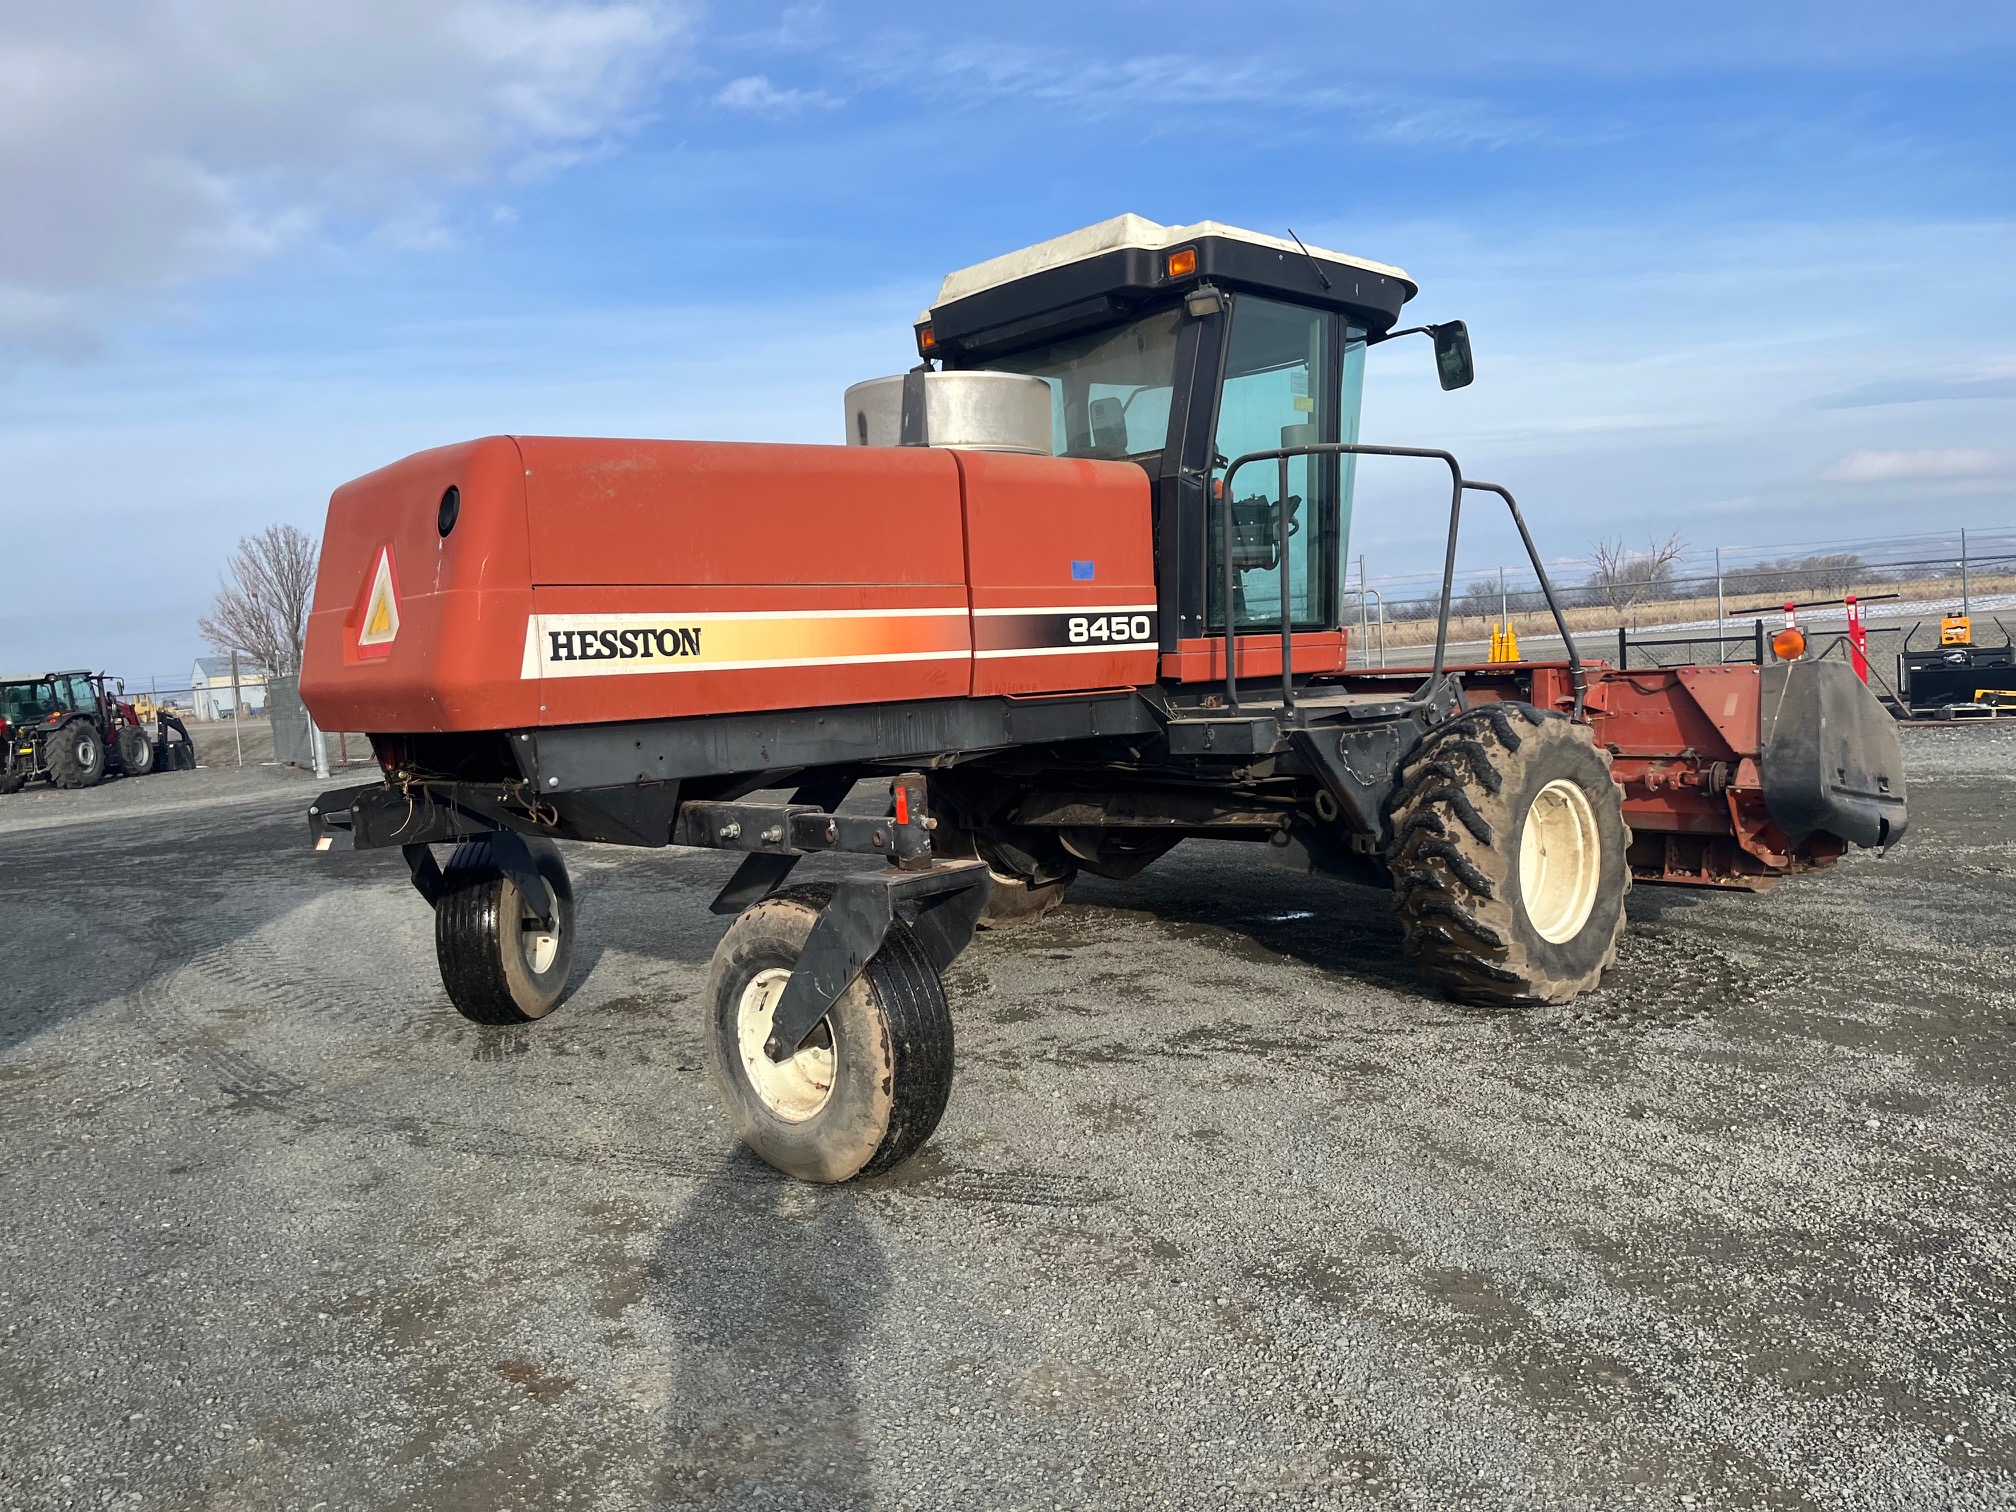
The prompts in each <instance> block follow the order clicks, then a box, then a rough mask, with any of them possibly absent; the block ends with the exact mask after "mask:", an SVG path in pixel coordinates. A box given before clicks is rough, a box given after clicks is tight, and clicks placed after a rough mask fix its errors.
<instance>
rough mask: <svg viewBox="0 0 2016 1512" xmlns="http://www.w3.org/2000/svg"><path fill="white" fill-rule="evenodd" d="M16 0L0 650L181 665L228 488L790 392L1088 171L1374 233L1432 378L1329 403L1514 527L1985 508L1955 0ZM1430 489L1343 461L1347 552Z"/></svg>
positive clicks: (1995, 495)
mask: <svg viewBox="0 0 2016 1512" xmlns="http://www.w3.org/2000/svg"><path fill="white" fill-rule="evenodd" d="M47 9H48V11H49V12H50V13H49V14H45V15H36V16H33V17H29V18H24V17H23V16H22V15H21V13H20V11H19V9H18V8H16V9H15V10H13V11H12V13H10V15H9V16H8V17H7V18H6V19H4V20H0V203H4V204H6V205H7V207H8V214H7V216H6V217H5V219H4V224H0V513H4V521H5V525H6V531H5V535H4V541H5V545H4V546H0V553H4V556H5V558H6V559H7V561H8V563H9V565H10V567H11V568H12V569H13V570H10V571H9V572H7V574H6V580H7V583H8V589H7V592H6V594H5V595H4V598H0V662H5V663H8V664H24V665H33V664H40V663H43V662H55V661H62V662H77V661H90V662H92V663H93V664H94V665H103V666H107V667H109V668H112V669H113V670H116V671H120V672H122V673H124V674H125V675H127V676H129V677H140V678H144V677H147V676H149V675H160V676H162V677H164V678H166V677H168V676H171V675H174V674H177V673H179V672H183V671H186V668H187V665H188V662H189V660H190V659H191V657H192V656H194V655H195V654H196V652H197V651H198V650H199V644H198V641H197V638H196V633H195V625H194V622H195V619H196V616H197V615H198V614H199V613H200V612H202V610H203V609H204V608H205V606H206V604H207V601H208V598H209V595H210V593H211V591H212V590H213V589H214V586H215V582H216V574H217V570H218V567H219V565H220V563H221V561H222V559H223V557H224V555H225V554H226V552H227V551H228V550H229V548H230V546H231V545H232V543H233V542H234V541H235V540H236V538H237V537H238V536H240V535H241V534H244V533H245V532H247V531H250V530H254V529H257V528H258V527H260V526H263V525H265V524H267V523H270V522H272V521H275V520H292V521H296V522H298V523H300V524H303V525H305V526H308V527H309V528H311V529H314V528H318V527H319V523H320V517H321V512H322V508H323V505H324V502H325V501H326V499H327V496H328V494H329V492H330V490H331V489H332V488H333V487H334V486H335V485H337V484H338V483H340V482H341V481H343V480H344V479H346V478H348V477H351V476H353V475H355V474H357V473H359V472H362V471H365V470H368V469H369V468H371V467H374V466H377V465H379V464H381V463H383V462H386V461H389V460H392V459H393V458H396V457H398V456H400V455H403V454H404V453H406V452H409V451H412V450H416V449H418V448H421V447H424V446H429V445H433V444H437V443H440V442H443V441H446V440H451V439H458V438H461V437H464V436H469V435H475V434H482V433H487V432H495V431H508V430H517V431H531V432H541V431H544V432H570V433H590V434H592V433H608V434H624V435H660V436H718V437H732V438H741V439H776V440H792V441H823V440H837V439H838V437H839V413H840V406H839V395H840V392H841V390H842V389H843V388H844V387H845V386H846V385H847V384H848V383H850V382H852V381H854V380H856V379H858V378H862V377H867V376H871V375H874V374H877V373H881V372H887V371H893V370H895V369H897V368H899V367H901V366H903V365H905V364H906V363H907V361H908V360H909V346H908V341H909V320H910V318H911V317H912V316H913V315H914V314H915V313H916V311H917V310H918V308H919V307H920V306H921V305H922V304H924V303H925V302H926V301H927V300H928V298H929V297H930V295H931V294H932V292H933V291H934V290H935V288H936V285H937V280H938V278H939V277H940V276H941V275H942V274H943V273H944V272H945V271H947V270H949V269H951V268H954V267H958V266H961V265H963V264H966V263H969V262H973V261H976V260H978V259H981V258H984V257H987V256H991V255H993V254H995V253H998V252H1001V251H1005V250H1008V249H1010V248H1013V247H1016V246H1020V245H1024V244H1026V243H1028V242H1031V241H1034V240H1037V239H1040V238H1042V237H1045V236H1050V235H1054V234H1056V233H1059V232H1062V231H1066V230H1069V229H1072V228H1073V227H1076V226H1079V225H1083V224H1087V223H1089V222H1091V221H1095V220H1099V219H1103V218H1105V217H1107V216H1109V215H1113V214H1118V213H1120V212H1122V211H1130V210H1131V211H1135V212H1138V213H1140V214H1143V215H1147V216H1150V217H1153V218H1155V219H1158V220H1165V221H1188V220H1195V219H1203V218H1215V219H1220V220H1228V221H1232V222H1234V223H1238V224H1244V225H1249V226H1253V227H1255V228H1257V229H1261V230H1269V231H1278V229H1279V228H1281V227H1283V226H1291V225H1292V226H1293V227H1294V228H1295V229H1296V230H1297V231H1299V232H1300V233H1301V234H1302V235H1303V236H1304V237H1305V238H1307V239H1309V240H1311V241H1315V242H1320V243H1325V244H1328V245H1331V246H1334V247H1339V248H1342V249H1344V250H1346V251H1350V252H1355V253H1359V254H1361V255H1364V256H1368V257H1372V258H1376V259H1379V260H1382V261H1387V262H1395V263H1398V264H1400V265H1401V266H1403V267H1405V268H1406V269H1408V271H1409V272H1410V273H1411V274H1413V276H1414V277H1415V278H1416V279H1417V280H1418V281H1419V282H1420V283H1421V286H1422V291H1423V292H1422V294H1421V296H1420V298H1419V299H1418V300H1417V301H1416V303H1415V305H1414V307H1413V309H1414V311H1415V312H1416V313H1418V315H1419V316H1420V317H1421V318H1426V319H1446V318H1450V317H1453V316H1461V317H1464V318H1466V319H1467V320H1469V322H1470V325H1471V330H1472V334H1473V337H1474V339H1475V341H1476V344H1477V348H1478V366H1479V379H1478V382H1477V385H1476V386H1475V387H1474V388H1472V389H1470V390H1467V391H1464V392H1462V393H1458V394H1454V395H1445V394H1443V393H1441V392H1440V391H1439V390H1438V389H1436V388H1435V386H1434V384H1433V382H1432V378H1431V375H1430V371H1429V364H1428V361H1427V352H1426V349H1425V347H1421V348H1419V349H1415V348H1414V347H1412V346H1410V345H1409V344H1404V343H1403V344H1399V345H1396V346H1394V347H1390V348H1386V349H1384V350H1382V351H1380V352H1377V353H1375V354H1374V356H1373V358H1372V362H1371V367H1370V379H1369V383H1370V393H1369V396H1368V401H1367V416H1366V426H1365V434H1366V436H1367V438H1368V439H1383V440H1391V441H1396V442H1403V443H1431V444H1447V445H1450V446H1452V447H1453V448H1454V449H1455V450H1457V451H1458V452H1459V454H1461V455H1462V456H1463V457H1464V458H1465V461H1466V463H1467V465H1468V466H1469V468H1470V470H1471V471H1472V472H1474V473H1477V474H1480V475H1482V476H1487V477H1492V478H1495V479H1497V480H1499V481H1502V482H1505V483H1507V484H1508V485H1510V486H1511V487H1513V488H1514V489H1515V490H1516V491H1517V492H1518V493H1519V494H1520V496H1521V499H1522V501H1523V502H1524V503H1525V504H1526V506H1527V509H1528V511H1529V514H1530V515H1531V517H1532V519H1533V521H1534V524H1535V527H1536V530H1537V531H1538V532H1539V534H1540V536H1541V538H1542V543H1543V546H1544V548H1545V549H1546V550H1547V551H1548V553H1549V554H1550V555H1552V556H1555V557H1573V556H1576V555H1578V554H1580V553H1583V552H1586V550H1587V549H1588V546H1589V543H1590V542H1591V541H1592V540H1593V539H1594V538H1595V537H1597V536H1599V535H1604V534H1616V533H1622V534H1625V535H1627V536H1629V537H1631V538H1633V539H1636V538H1640V537H1643V536H1645V535H1650V534H1656V535H1660V536H1663V535H1665V534H1667V533H1668V532H1670V531H1676V530H1677V531H1679V532H1680V533H1681V534H1682V535H1683V536H1684V537H1685V538H1686V539H1687V540H1688V541H1689V542H1690V543H1692V544H1693V545H1695V546H1696V547H1707V546H1711V545H1714V544H1718V543H1721V544H1731V545H1734V544H1761V543H1780V542H1784V543H1792V542H1800V541H1807V540H1819V541H1828V540H1838V539H1844V538H1855V537H1867V536H1877V535H1884V534H1890V533H1896V532H1905V531H1919V530H1936V529H1946V528H1953V527H1958V526H1961V525H1966V526H1970V527H1981V528H1986V527H1993V526H2006V525H2010V524H2012V523H2016V437H2012V432H2016V426H2012V421H2016V293H2012V288H2011V284H2012V279H2011V277H2010V273H2011V269H2012V266H2016V204H2012V190H2016V183H2012V177H2016V151H2012V149H2016V140H2012V136H2016V133H2012V121H2016V104H2012V103H2011V101H2012V97H2016V91H2012V90H2010V89H2009V87H2008V79H2009V77H2010V75H2011V65H2012V62H2016V9H2012V8H2011V7H2008V6H2006V5H2000V6H1996V5H1988V4H1951V3H1922V4H1918V5H1915V6H1911V7H1899V6H1895V5H1888V4H1886V5H1875V4H1863V3H1858V0H1842V3H1835V4H1827V5H1818V4H1814V5H1799V4H1781V5H1758V4H1754V3H1753V4H1749V5H1733V4H1721V3H1703V4H1696V5H1692V6H1688V7H1650V6H1618V5H1615V4H1604V5H1582V4H1555V5H1525V4H1517V3H1476V4H1456V3H1444V4H1423V5H1413V6H1409V7H1404V8H1400V7H1393V6H1373V5H1360V4H1344V3H1335V4H1320V3H1315V0H1280V3H1272V4H1267V3H1256V4H1251V5H1247V6H1243V7H1225V6H1222V5H1190V4H1184V3H1180V0H1158V3H1155V4H1132V3H1117V4H1109V5H1103V6H1093V5H1086V4H1074V5H1063V4H1048V3H1040V0H1038V3H1023V4H1019V5H1016V6H1013V7H978V6H973V7H948V6H943V5H923V4H914V5H912V4H885V5H840V4H827V5H793V6H780V5H765V4H744V5H736V6H732V7H731V6H727V5H714V6H711V7H703V6H699V5H687V4H679V3H673V0H664V3H650V0H630V3H612V4H589V3H561V0H440V3H435V4H429V5H418V4H404V3H394V0H356V3H354V4H350V5H346V6H341V7H328V6H324V5H320V4H316V3H311V0H182V3H179V4H172V5H168V4H157V3H151V0H149V3H142V0H98V3H81V4H78V5H75V6H64V7H51V8H47ZM1403 9H1404V12H1405V14H1404V15H1400V16H1396V15H1394V14H1393V12H1394V11H1396V10H1403ZM1430 498H1431V495H1430V494H1429V493H1427V492H1424V491H1423V489H1422V488H1421V487H1417V486H1416V480H1410V479H1407V478H1405V477H1402V476H1397V475H1393V474H1390V473H1375V472H1373V471H1371V470H1369V469H1368V473H1367V475H1366V477H1365V478H1364V480H1363V492H1362V495H1361V500H1360V507H1359V513H1358V519H1357V525H1356V539H1355V541H1354V547H1355V549H1358V550H1362V551H1364V552H1365V553H1366V554H1367V556H1368V558H1369V564H1370V568H1371V571H1372V574H1373V575H1374V577H1378V576H1380V575H1381V574H1382V573H1400V572H1406V571H1411V570H1414V569H1415V568H1417V567H1419V566H1420V565H1422V564H1423V562H1424V561H1426V560H1427V559H1428V558H1429V557H1431V556H1432V553H1433V551H1434V549H1435V545H1436V542H1437V540H1438V539H1439V530H1440V526H1439V523H1438V522H1437V520H1436V519H1435V517H1434V511H1433V509H1432V508H1424V507H1422V506H1424V505H1427V504H1429V502H1430ZM1506 546H1507V542H1506V540H1505V538H1504V534H1503V532H1502V531H1499V530H1497V529H1496V527H1495V525H1494V524H1493V523H1492V522H1489V521H1487V520H1483V519H1480V521H1479V528H1478V530H1477V533H1476V535H1475V537H1474V540H1473V541H1472V544H1471V547H1470V549H1468V550H1466V552H1465V557H1466V560H1468V561H1470V562H1472V563H1475V564H1477V565H1480V566H1482V565H1487V564H1489V563H1491V562H1495V561H1497V560H1500V559H1501V557H1502V556H1503V555H1504V553H1505V551H1506Z"/></svg>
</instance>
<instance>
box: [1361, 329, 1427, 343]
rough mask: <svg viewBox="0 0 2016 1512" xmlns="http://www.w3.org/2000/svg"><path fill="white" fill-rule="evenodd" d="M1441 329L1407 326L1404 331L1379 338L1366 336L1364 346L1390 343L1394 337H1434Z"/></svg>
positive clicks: (1393, 332) (1387, 333)
mask: <svg viewBox="0 0 2016 1512" xmlns="http://www.w3.org/2000/svg"><path fill="white" fill-rule="evenodd" d="M1441 329H1442V327H1440V326H1432V325H1420V326H1408V327H1407V329H1406V330H1404V331H1388V332H1386V333H1385V334H1384V335H1381V336H1367V337H1366V338H1365V345H1367V346H1377V345H1379V343H1380V342H1382V341H1391V340H1392V339H1393V338H1394V337H1395V336H1435V335H1437V334H1438V333H1440V331H1441Z"/></svg>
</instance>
